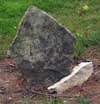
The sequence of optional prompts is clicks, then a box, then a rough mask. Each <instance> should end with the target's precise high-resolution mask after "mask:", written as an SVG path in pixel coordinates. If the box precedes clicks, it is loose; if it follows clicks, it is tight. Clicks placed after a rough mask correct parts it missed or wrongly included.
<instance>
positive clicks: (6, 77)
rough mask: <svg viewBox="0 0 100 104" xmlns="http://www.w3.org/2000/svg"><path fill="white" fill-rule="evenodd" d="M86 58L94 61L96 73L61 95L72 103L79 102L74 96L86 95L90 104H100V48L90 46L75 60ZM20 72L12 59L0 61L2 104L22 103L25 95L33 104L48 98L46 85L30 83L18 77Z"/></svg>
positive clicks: (0, 103)
mask: <svg viewBox="0 0 100 104" xmlns="http://www.w3.org/2000/svg"><path fill="white" fill-rule="evenodd" d="M86 59H87V60H89V61H93V64H94V73H93V75H92V76H91V78H90V79H89V80H88V81H87V82H86V83H84V84H83V85H82V86H80V87H77V86H76V87H74V88H71V89H69V90H68V91H66V92H65V93H64V94H63V95H64V96H63V97H60V98H63V99H64V100H65V101H69V102H70V104H79V102H78V100H77V99H75V98H74V96H77V97H79V96H80V97H83V96H85V97H87V98H88V100H89V101H90V104H100V50H99V49H97V48H95V47H93V48H89V49H88V50H87V51H86V52H85V54H84V56H83V57H82V58H81V59H79V60H75V63H76V62H77V63H79V62H81V61H84V60H86ZM18 74H19V73H18V72H17V70H16V65H15V63H14V62H13V61H12V60H11V59H5V60H2V61H0V104H13V102H17V103H18V104H20V103H19V102H20V101H21V100H22V99H23V98H24V97H30V98H31V99H32V101H33V104H35V101H37V100H38V99H39V101H40V100H41V99H47V96H46V95H44V93H45V94H46V87H43V86H40V85H37V86H34V85H30V84H29V83H27V81H26V80H24V79H18ZM30 88H31V90H33V93H32V92H31V91H30ZM34 91H36V92H39V93H35V92H34ZM69 97H70V98H69ZM37 104H39V103H37Z"/></svg>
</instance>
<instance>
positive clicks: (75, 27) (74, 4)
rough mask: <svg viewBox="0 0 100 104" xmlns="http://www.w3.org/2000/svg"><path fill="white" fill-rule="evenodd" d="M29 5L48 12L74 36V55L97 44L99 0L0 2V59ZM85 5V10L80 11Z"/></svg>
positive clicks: (13, 0)
mask: <svg viewBox="0 0 100 104" xmlns="http://www.w3.org/2000/svg"><path fill="white" fill-rule="evenodd" d="M31 5H34V6H37V7H39V8H41V9H43V10H45V11H47V12H48V13H49V14H51V15H52V16H54V17H55V18H56V19H57V21H58V22H60V23H61V24H62V25H64V26H65V27H67V28H68V29H69V30H71V31H72V32H73V33H74V34H75V35H76V37H77V43H76V47H75V55H76V56H79V55H81V53H82V52H83V51H84V50H85V48H87V47H89V46H93V45H100V0H0V57H2V56H4V55H5V54H6V50H7V49H8V48H9V45H10V44H11V42H12V40H13V38H14V37H15V35H16V31H17V28H18V24H19V22H20V20H21V18H22V16H23V15H24V12H25V11H26V9H27V8H28V7H29V6H31ZM85 5H87V6H88V10H85V9H83V8H84V6H85ZM77 34H78V35H77ZM87 37H88V38H87Z"/></svg>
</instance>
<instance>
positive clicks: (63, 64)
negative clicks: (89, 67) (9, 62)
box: [8, 7, 75, 85]
mask: <svg viewBox="0 0 100 104" xmlns="http://www.w3.org/2000/svg"><path fill="white" fill-rule="evenodd" d="M74 42H75V38H74V37H73V35H72V33H71V32H70V31H69V30H67V29H65V28H64V27H62V26H61V25H59V24H58V23H57V22H56V21H55V20H54V19H53V17H51V16H49V15H48V14H47V13H46V12H44V11H42V10H40V9H38V8H36V7H31V8H29V9H28V10H27V11H26V13H25V15H24V17H23V19H22V21H21V23H20V26H19V29H18V32H17V35H16V37H15V40H14V41H13V43H12V45H11V47H10V49H9V52H8V54H9V56H10V57H11V58H13V59H14V60H15V61H16V63H17V67H18V69H20V70H21V72H22V73H23V75H25V76H26V78H30V79H32V80H33V82H35V83H42V84H46V85H51V84H53V83H54V82H56V81H58V80H59V79H61V78H62V77H64V76H65V75H68V74H69V66H70V64H71V59H70V54H71V53H72V50H73V44H74Z"/></svg>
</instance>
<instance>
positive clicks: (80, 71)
mask: <svg viewBox="0 0 100 104" xmlns="http://www.w3.org/2000/svg"><path fill="white" fill-rule="evenodd" d="M92 73H93V63H92V62H82V63H80V64H79V65H78V66H76V67H75V68H74V69H73V71H72V73H71V74H70V75H68V76H66V77H64V78H62V79H61V80H60V81H58V82H57V83H55V84H54V85H52V86H50V87H48V90H49V91H50V92H52V91H56V92H57V93H58V94H61V93H63V92H64V91H66V90H68V89H69V88H72V87H74V86H81V85H82V84H83V83H84V82H85V81H87V80H88V78H89V77H90V76H91V75H92Z"/></svg>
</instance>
